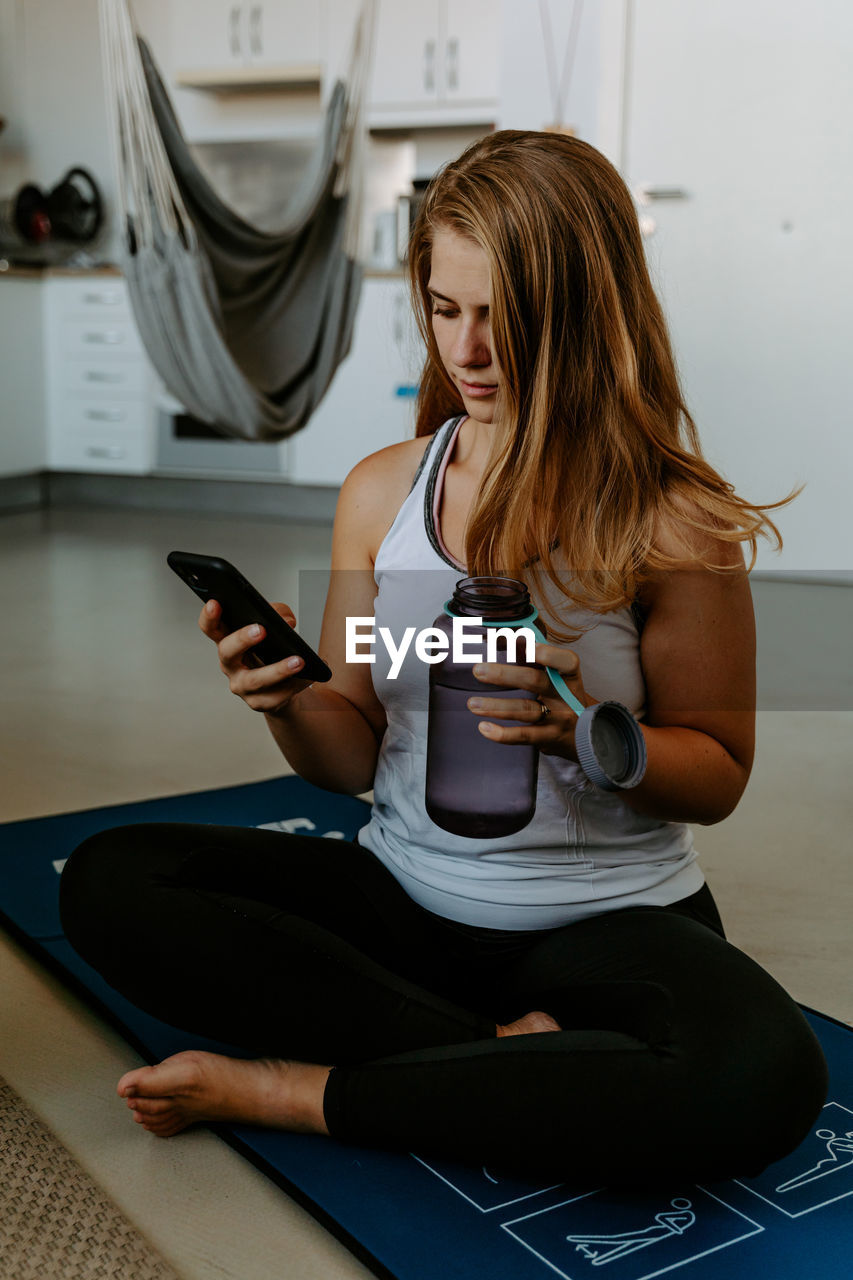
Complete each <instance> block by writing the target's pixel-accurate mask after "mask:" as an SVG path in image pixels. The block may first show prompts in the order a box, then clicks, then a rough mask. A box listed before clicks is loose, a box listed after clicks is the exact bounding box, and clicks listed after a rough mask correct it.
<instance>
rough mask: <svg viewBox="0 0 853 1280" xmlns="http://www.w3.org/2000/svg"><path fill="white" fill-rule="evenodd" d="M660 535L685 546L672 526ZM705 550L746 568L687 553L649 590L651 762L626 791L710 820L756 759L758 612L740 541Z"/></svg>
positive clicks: (643, 651) (645, 649)
mask: <svg viewBox="0 0 853 1280" xmlns="http://www.w3.org/2000/svg"><path fill="white" fill-rule="evenodd" d="M659 543H660V545H661V547H662V549H663V550H665V551H667V552H668V553H669V554H673V555H679V556H681V555H683V554H684V552H685V550H686V548H685V543H684V541H683V540H681V539H679V537H678V535H677V534H676V532H675V531H673V530H671V529H670V530H666V531H662V534H661V537H660V539H659ZM703 551H705V552H706V553H707V555H708V559H709V560H710V561H711V562H712V563H715V564H730V565H735V566H737V567H738V568H739V569H740V572H728V573H725V574H723V573H713V572H711V571H710V570H704V569H697V568H696V567H695V560H693V561H692V562H691V561H690V560H688V559H684V560H683V562H682V564H683V567H680V568H676V569H672V570H669V571H667V572H662V573H659V574H657V575H656V576H655V577H654V579H653V580H652V582H651V583H650V584H649V585H648V588H647V589H646V591H645V592H644V594H643V598H642V605H643V608H644V611H645V613H646V624H645V627H644V629H643V633H642V637H641V640H640V660H641V663H642V668H643V675H644V678H645V683H646V718H645V720H644V722H643V725H642V729H643V735H644V737H645V739H646V748H647V751H648V767H647V769H646V774H645V777H644V778H643V781H642V782H641V783H640V784H639V785H638V786H637V787H634V788H632V789H630V790H626V791H624V792H622V793H621V798H622V799H623V800H624V802H625V803H626V804H627V805H629V806H630V807H631V808H632V809H635V810H636V811H637V812H638V813H643V814H647V815H649V816H650V817H655V818H664V819H667V820H669V821H675V822H695V823H700V824H703V825H706V826H710V825H711V824H713V823H715V822H720V821H722V819H723V818H725V817H727V816H728V815H729V814H730V813H731V812H732V810H733V809H734V808H735V806H736V805H737V803H738V801H739V800H740V797H741V795H742V794H743V791H744V788H745V787H746V784H747V781H748V779H749V775H750V772H751V769H752V760H753V753H754V748H755V618H754V614H753V607H752V596H751V593H750V588H749V580H748V576H747V574H746V570H745V568H744V562H743V553H742V550H741V547H740V545H739V544H732V543H726V542H721V541H717V540H715V541H714V542H713V543H712V544H711V545H710V546H706V547H704V548H703ZM691 563H692V567H691Z"/></svg>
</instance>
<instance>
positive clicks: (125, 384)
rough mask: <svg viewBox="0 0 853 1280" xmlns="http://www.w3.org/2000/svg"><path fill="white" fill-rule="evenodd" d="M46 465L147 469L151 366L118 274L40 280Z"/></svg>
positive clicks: (59, 468)
mask: <svg viewBox="0 0 853 1280" xmlns="http://www.w3.org/2000/svg"><path fill="white" fill-rule="evenodd" d="M44 333H45V369H46V391H47V423H48V432H47V457H48V466H49V467H50V468H52V469H53V470H56V471H111V472H124V473H137V474H144V473H146V472H148V471H150V470H151V467H152V461H153V445H154V421H153V417H154V412H153V405H152V396H151V374H150V367H149V365H148V361H147V358H146V356H145V353H144V351H143V348H142V344H141V342H140V339H139V334H138V333H137V329H136V325H135V323H134V320H133V315H132V313H131V309H130V302H129V299H128V296H127V286H126V285H125V282H124V280H122V279H121V277H120V276H88V277H87V276H83V277H79V276H77V277H64V276H56V277H51V278H49V279H48V280H46V281H45V283H44Z"/></svg>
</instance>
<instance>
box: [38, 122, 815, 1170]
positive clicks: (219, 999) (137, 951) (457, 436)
mask: <svg viewBox="0 0 853 1280" xmlns="http://www.w3.org/2000/svg"><path fill="white" fill-rule="evenodd" d="M410 261H411V273H412V281H413V287H414V293H415V298H416V303H417V307H418V313H419V316H420V320H421V323H422V328H423V333H424V338H425V340H426V344H427V360H426V367H425V371H424V377H423V381H422V386H421V391H420V402H419V412H418V424H417V436H416V438H415V439H414V440H412V441H409V442H406V443H403V444H400V445H396V446H392V447H391V448H389V449H384V450H382V451H380V452H379V453H377V454H373V455H372V456H370V457H368V458H366V459H365V460H364V461H363V462H361V463H360V464H359V465H358V466H357V467H356V468H355V469H354V470H353V471H352V473H351V474H350V475H349V477H348V478H347V480H346V482H345V484H344V486H343V488H342V490H341V495H340V500H339V504H338V510H337V515H336V519H335V530H334V540H333V552H332V566H333V574H332V580H331V587H330V591H329V596H328V600H327V605H326V612H325V616H324V623H323V633H322V638H321V643H320V649H321V652H322V655H323V657H324V658H325V659H326V660H327V662H328V663H329V665H330V666H331V669H332V671H333V673H334V676H333V679H332V681H331V682H330V683H329V684H327V685H308V684H307V682H306V681H305V680H300V678H299V660H298V659H297V660H293V659H290V660H288V661H287V662H283V663H279V664H277V665H275V666H271V667H265V668H262V669H259V670H258V669H252V668H250V667H248V666H246V665H245V664H244V661H243V659H244V658H245V655H246V654H247V652H248V650H249V649H250V648H251V646H252V645H253V644H254V643H256V641H257V639H258V636H257V634H251V633H250V631H249V630H245V631H240V632H237V633H235V634H231V635H228V634H225V631H224V629H223V628H222V626H221V625H220V616H221V615H220V609H219V606H218V605H217V604H216V603H215V602H209V603H208V604H207V605H206V606H205V608H204V610H203V611H202V615H201V618H200V625H201V627H202V629H203V630H204V632H205V633H206V634H207V635H208V636H209V637H210V638H211V640H213V641H214V642H215V643H216V644H217V645H218V651H219V658H220V663H221V666H222V669H223V671H224V672H225V674H226V675H227V676H228V678H229V681H230V686H231V689H232V691H233V692H234V693H236V694H237V695H238V696H240V697H241V698H243V699H244V700H245V702H246V703H247V704H248V706H250V707H251V708H252V709H254V710H256V711H259V712H262V713H263V714H264V715H265V717H266V719H267V723H268V724H269V727H270V729H271V730H272V733H273V735H274V737H275V740H276V742H277V743H278V745H279V746H280V748H281V750H282V752H283V753H284V755H285V756H286V758H287V759H288V760H289V761H290V763H291V765H292V766H293V767H294V768H295V769H296V771H297V772H298V773H299V774H301V775H302V776H303V777H304V778H306V779H307V780H309V781H310V782H314V783H316V784H318V785H320V786H322V787H326V788H329V789H331V790H336V791H344V792H349V793H353V794H357V793H360V792H362V791H365V790H368V789H369V788H371V787H374V788H375V803H374V806H373V810H372V815H371V819H370V822H369V823H368V825H367V826H366V827H365V828H364V829H363V830H362V831H361V832H360V833H359V836H358V840H357V842H353V843H344V842H341V841H334V840H318V839H309V838H303V837H299V836H297V835H293V836H281V835H279V834H274V833H270V832H267V831H258V830H244V829H224V828H223V829H218V828H212V827H188V826H173V827H162V826H158V827H146V826H139V827H130V828H125V829H122V830H119V831H114V832H106V833H104V834H102V835H99V836H96V837H94V838H93V839H91V840H89V841H87V842H86V843H85V844H84V845H82V846H81V848H80V849H79V850H78V851H77V852H76V853H75V854H74V855H73V857H72V858H71V860H70V861H69V863H68V866H67V868H66V871H65V874H64V876H63V881H62V907H63V919H64V922H65V927H66V930H67V933H68V936H69V937H70V939H71V940H72V942H73V943H74V945H75V946H76V947H77V949H78V950H79V951H80V952H81V953H82V954H83V955H84V956H85V957H86V959H87V960H89V961H90V963H92V964H94V965H95V967H96V968H98V969H99V970H100V971H101V972H102V973H103V974H104V975H105V976H106V977H107V979H108V980H109V981H110V982H111V983H113V984H114V985H115V986H116V987H118V988H119V989H120V990H122V991H123V992H124V993H125V994H126V995H127V996H128V997H129V998H130V999H132V1000H134V1001H135V1002H136V1003H137V1004H139V1005H140V1006H142V1007H143V1008H145V1009H147V1010H149V1011H151V1012H153V1013H155V1014H157V1015H158V1016H159V1017H161V1018H163V1019H165V1020H167V1021H170V1022H172V1023H174V1024H175V1025H177V1026H181V1027H185V1028H187V1029H189V1030H192V1031H197V1032H200V1033H202V1034H206V1035H210V1036H215V1037H217V1038H218V1039H220V1040H222V1041H226V1042H228V1044H231V1045H234V1046H237V1047H238V1049H239V1052H240V1053H241V1054H242V1055H250V1056H241V1057H230V1056H226V1055H215V1054H204V1053H199V1052H186V1053H180V1054H177V1055H175V1056H174V1057H173V1058H170V1059H167V1060H166V1061H165V1062H164V1063H161V1064H159V1065H157V1066H154V1067H143V1068H141V1069H139V1070H136V1071H131V1072H129V1073H128V1074H127V1075H125V1076H124V1077H123V1078H122V1080H121V1081H120V1082H119V1093H120V1094H121V1096H122V1097H124V1098H125V1099H126V1100H127V1104H128V1106H129V1107H130V1108H131V1110H132V1111H133V1112H134V1117H135V1119H136V1120H137V1121H138V1122H139V1123H141V1124H142V1125H143V1126H144V1127H145V1128H146V1129H148V1130H149V1131H150V1132H152V1133H155V1134H160V1135H162V1136H169V1135H171V1134H173V1133H176V1132H178V1131H179V1130H180V1129H182V1128H184V1127H185V1126H187V1125H188V1124H191V1123H193V1122H195V1121H198V1120H205V1119H234V1120H240V1121H247V1122H251V1123H258V1124H267V1125H276V1126H280V1127H282V1128H286V1129H291V1130H299V1131H303V1132H310V1133H317V1134H327V1133H329V1134H331V1135H332V1136H333V1137H335V1138H338V1139H341V1140H345V1141H353V1142H358V1143H362V1144H373V1145H377V1146H385V1147H390V1148H393V1149H399V1150H405V1151H408V1150H416V1151H420V1152H424V1153H427V1152H432V1153H436V1154H439V1155H443V1156H445V1157H451V1158H457V1159H461V1160H465V1161H469V1162H473V1163H476V1164H478V1165H484V1164H486V1165H489V1166H492V1167H498V1168H501V1169H505V1170H509V1171H512V1172H515V1173H521V1174H528V1175H530V1176H535V1177H541V1176H548V1177H558V1178H564V1177H571V1176H572V1175H576V1174H577V1173H578V1172H579V1171H580V1170H583V1173H584V1176H585V1177H588V1178H593V1179H601V1180H603V1181H606V1182H608V1183H609V1184H611V1185H614V1184H627V1185H630V1184H631V1183H632V1182H633V1181H640V1182H642V1183H644V1184H647V1183H648V1181H649V1179H650V1178H654V1177H656V1176H660V1177H669V1176H682V1175H684V1176H690V1177H702V1178H717V1177H720V1178H722V1177H729V1176H732V1175H736V1174H755V1173H757V1172H759V1170H761V1169H762V1168H763V1167H764V1166H765V1165H767V1164H768V1163H769V1162H771V1161H774V1160H777V1159H780V1158H781V1157H782V1156H783V1155H785V1154H787V1153H788V1152H789V1151H790V1150H792V1149H793V1148H794V1147H795V1146H796V1145H797V1144H798V1143H799V1142H800V1141H801V1140H802V1138H803V1137H804V1136H805V1134H806V1132H807V1131H808V1129H809V1126H810V1125H811V1123H812V1122H813V1120H814V1118H815V1116H816V1115H817V1113H818V1111H819V1109H820V1107H821V1105H822V1103H823V1101H824V1096H825V1090H826V1068H825V1064H824V1061H823V1058H822V1055H821V1052H820V1048H819V1046H818V1044H817V1042H816V1040H815V1038H814V1036H813V1035H812V1033H811V1031H810V1029H809V1027H808V1025H807V1023H806V1022H805V1020H804V1018H803V1017H802V1015H801V1013H800V1012H799V1010H798V1008H797V1007H796V1005H795V1004H794V1003H793V1001H792V1000H791V999H790V998H789V997H788V996H787V995H786V994H785V992H784V991H783V990H782V989H781V988H780V987H779V986H778V985H777V984H776V982H775V981H774V980H773V979H772V978H771V977H770V976H769V975H768V974H766V973H765V972H764V971H763V970H761V969H760V968H759V967H758V966H757V965H756V964H755V963H754V962H753V961H751V960H750V959H749V958H748V957H746V956H745V955H743V954H742V953H741V952H739V951H737V950H736V949H735V948H734V947H732V946H730V945H729V944H728V943H727V942H726V941H725V937H724V933H723V928H722V925H721V923H720V919H719V915H718V913H717V910H716V907H715V904H714V901H713V898H712V896H711V894H710V892H709V890H708V888H707V885H705V883H704V878H703V876H702V873H701V871H700V870H699V868H698V865H697V863H696V852H695V850H694V848H693V844H692V839H691V835H690V830H689V828H688V826H687V825H686V824H688V823H698V824H710V823H715V822H719V821H721V820H722V819H723V818H725V817H726V816H727V815H728V814H729V813H731V811H732V810H733V809H734V807H735V806H736V804H737V803H738V800H739V799H740V796H741V795H742V793H743V790H744V787H745V786H746V783H747V779H748V777H749V773H750V769H751V765H752V757H753V724H754V702H755V689H754V624H753V615H752V608H751V599H750V591H749V585H748V581H747V573H746V570H745V568H744V558H743V554H742V544H743V543H747V544H749V546H750V548H751V551H752V561H753V562H754V559H755V546H756V537H757V536H758V535H759V534H768V533H769V534H770V535H775V537H776V538H777V540H778V532H777V530H776V529H775V526H774V525H773V524H772V523H771V522H770V520H769V519H768V518H767V516H766V514H765V511H766V510H767V509H768V508H762V507H758V506H754V505H751V504H750V503H748V502H745V501H744V500H742V499H741V498H739V497H738V496H737V495H736V494H735V493H734V492H733V490H732V487H731V486H730V485H729V484H727V483H726V482H725V481H724V480H723V479H721V478H720V476H719V475H718V474H717V473H716V472H715V471H714V470H713V469H712V468H711V467H710V466H709V465H708V463H707V462H705V461H704V459H703V457H702V455H701V451H700V447H699V443H698V440H697V437H696V433H695V429H694V426H693V423H692V421H691V419H690V417H689V415H688V413H687V410H686V408H685V405H684V403H683V400H682V398H681V394H680V391H679V387H678V382H677V377H676V373H675V369H674V363H673V358H672V354H671V350H670V345H669V341H668V338H667V333H666V328H665V324H664V321H663V318H662V314H661V310H660V307H659V305H658V303H657V300H656V298H655V296H654V293H653V290H652V287H651V284H650V281H649V278H648V273H647V268H646V264H645V260H644V254H643V247H642V242H641V239H640V235H639V230H638V225H637V218H636V215H635V211H634V207H633V204H632V201H631V198H630V195H629V193H628V191H627V190H626V188H625V186H624V184H623V183H622V181H621V179H620V178H619V176H618V175H617V173H616V172H615V170H614V169H613V168H612V166H611V165H610V164H609V163H608V162H607V161H606V160H605V159H604V157H603V156H601V155H600V154H599V153H598V152H596V151H595V150H594V149H593V148H592V147H590V146H588V145H587V144H585V143H583V142H580V141H577V140H575V139H572V138H567V137H562V136H558V135H550V134H538V133H521V132H514V131H513V132H510V131H507V132H501V133H496V134H494V135H491V136H490V137H488V138H486V139H484V140H483V141H481V142H479V143H477V144H475V145H474V146H473V147H471V148H469V150H468V151H466V152H465V154H464V155H463V156H462V157H461V158H460V159H459V160H458V161H457V162H455V163H454V164H451V165H449V166H448V167H447V168H446V169H445V170H444V171H443V172H442V173H441V174H440V175H439V176H438V177H437V178H436V179H435V181H434V182H433V184H432V186H431V188H430V190H429V192H428V193H427V196H426V199H425V201H424V204H423V207H422V210H421V213H420V215H419V219H418V222H417V225H416V227H415V229H414V233H413V237H412V244H411V248H410ZM777 505H778V504H777ZM750 567H751V565H750ZM466 571H467V572H468V573H470V574H482V573H494V572H508V573H511V574H512V575H513V576H515V577H522V578H523V577H527V578H528V579H529V580H531V581H532V582H533V592H534V595H535V598H536V599H537V602H538V603H539V606H540V610H541V611H542V612H544V613H545V617H546V621H547V624H548V628H549V636H550V643H548V644H544V645H538V646H537V650H536V659H537V663H538V664H540V665H538V666H536V667H531V668H517V667H516V668H514V667H510V666H506V665H500V664H491V665H490V664H485V665H483V666H481V667H478V668H477V674H478V676H479V677H480V678H481V679H482V681H483V690H482V696H481V697H480V698H479V699H472V700H471V701H470V702H469V704H468V705H469V709H470V712H471V714H472V715H473V716H476V717H477V718H478V721H479V728H480V731H481V732H482V733H483V734H485V735H486V736H488V737H490V738H491V739H492V740H493V741H495V742H498V743H506V744H510V743H516V742H531V743H535V744H536V746H537V747H538V748H539V751H540V753H541V763H540V771H539V783H538V794H537V808H536V814H535V816H534V819H533V821H532V822H531V823H530V824H529V826H527V827H526V828H524V829H523V830H522V831H520V832H518V833H517V834H515V835H513V836H508V837H501V838H498V839H494V840H479V841H478V840H473V839H468V838H467V837H461V836H454V835H449V834H448V833H447V832H444V831H442V830H440V829H439V828H438V827H436V826H434V825H433V824H432V823H431V822H430V820H429V818H428V817H427V815H426V812H425V808H424V801H423V790H424V740H425V736H426V733H425V729H426V706H427V685H428V667H426V666H425V665H424V664H423V663H421V662H417V661H414V662H410V663H407V664H406V665H405V666H404V670H403V671H402V672H401V674H400V677H399V678H398V679H396V680H391V679H390V677H389V673H388V669H387V665H386V667H385V668H382V667H381V664H380V660H379V654H378V653H377V661H376V663H375V664H374V665H373V666H371V665H367V664H364V663H355V662H351V663H349V664H347V662H346V661H345V648H344V630H345V628H344V619H345V618H347V617H364V616H370V615H373V614H374V613H375V616H376V620H377V622H380V621H382V620H383V618H384V619H397V620H399V618H400V617H401V616H403V617H405V618H406V619H407V620H408V621H410V622H418V623H419V625H420V626H427V625H429V624H430V623H431V622H432V619H433V618H434V617H435V616H436V614H437V613H438V612H439V610H440V607H441V604H442V602H443V600H445V599H446V598H447V597H448V595H449V594H450V591H451V590H452V585H453V583H454V582H455V581H456V580H457V579H458V578H459V577H461V576H464V574H465V572H466ZM278 609H279V612H280V613H281V614H282V616H283V617H285V618H287V619H288V621H290V622H291V624H292V623H293V622H294V621H295V619H294V617H293V614H292V613H291V611H290V610H289V608H288V607H287V606H286V605H279V606H278ZM545 665H551V666H552V667H554V668H556V669H557V670H558V671H559V672H561V673H562V674H563V675H564V677H565V679H566V681H567V682H568V683H569V686H570V687H571V689H572V691H573V692H574V693H575V694H576V695H577V697H578V698H579V699H580V701H581V702H582V703H583V704H584V705H589V704H590V703H592V702H596V701H599V700H603V699H611V698H615V699H618V700H620V701H622V702H623V703H625V704H627V705H628V707H629V708H630V709H631V711H632V712H634V714H635V716H636V717H637V719H638V720H639V721H640V722H641V724H642V732H643V736H644V738H645V743H646V749H647V769H646V772H645V776H644V777H643V778H642V780H641V781H640V782H639V783H638V784H637V785H635V786H634V787H632V788H631V789H628V790H616V791H603V790H599V789H598V788H597V787H595V786H593V785H592V784H591V783H590V782H589V781H588V780H586V779H585V777H584V774H583V773H582V771H581V769H580V768H579V765H578V762H577V753H576V750H575V743H574V728H575V724H576V723H577V721H576V717H575V715H574V714H573V712H572V711H571V710H570V708H569V707H568V705H567V704H566V703H565V702H563V701H562V699H560V698H559V697H558V696H557V695H556V694H555V691H554V689H553V688H552V686H551V684H550V682H549V679H548V677H547V674H546V673H545V671H544V669H543V667H544V666H545ZM495 686H512V687H521V688H522V689H523V690H524V692H525V693H526V694H527V695H528V696H527V697H525V698H523V699H522V700H521V701H519V702H518V703H516V704H515V707H516V710H515V713H514V716H515V719H514V722H513V723H511V724H506V723H505V722H504V723H502V724H496V723H495V717H497V716H498V714H501V715H503V716H505V714H506V705H505V703H500V702H496V701H495V700H494V699H491V698H490V697H489V694H490V692H494V687H495Z"/></svg>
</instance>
